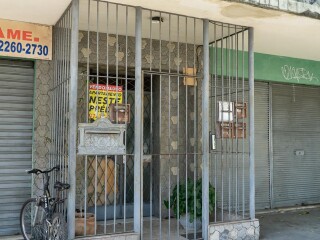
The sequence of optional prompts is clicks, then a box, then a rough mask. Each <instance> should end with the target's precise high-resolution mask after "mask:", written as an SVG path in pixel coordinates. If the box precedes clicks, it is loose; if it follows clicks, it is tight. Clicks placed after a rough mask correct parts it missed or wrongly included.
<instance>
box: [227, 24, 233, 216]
mask: <svg viewBox="0 0 320 240" xmlns="http://www.w3.org/2000/svg"><path fill="white" fill-rule="evenodd" d="M227 26H228V30H227V31H228V32H227V34H228V36H227V37H226V60H227V66H226V80H227V83H226V85H227V89H226V90H227V96H226V98H227V99H228V100H227V101H228V123H229V124H230V120H231V119H230V111H231V109H230V107H231V106H230V102H231V99H230V81H231V79H230V24H228V25H227ZM231 134H232V133H231V128H230V127H229V136H231ZM231 139H232V138H231ZM231 141H232V140H231ZM229 143H230V141H229V140H227V139H226V157H227V161H226V162H227V167H228V214H229V218H230V216H231V168H230V166H231V161H232V160H230V144H229Z"/></svg>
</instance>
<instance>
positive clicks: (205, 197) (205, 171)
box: [202, 19, 210, 240]
mask: <svg viewBox="0 0 320 240" xmlns="http://www.w3.org/2000/svg"><path fill="white" fill-rule="evenodd" d="M208 109H209V20H207V19H204V20H203V81H202V154H203V155H202V237H203V239H204V240H207V239H208V226H209V157H210V153H209V110H208Z"/></svg>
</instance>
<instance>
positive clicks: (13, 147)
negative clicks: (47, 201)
mask: <svg viewBox="0 0 320 240" xmlns="http://www.w3.org/2000/svg"><path fill="white" fill-rule="evenodd" d="M0 86H1V87H0V192H1V194H0V236H1V235H13V234H18V233H19V232H20V225H19V214H20V208H21V205H22V204H23V202H24V201H25V200H26V199H28V198H29V197H31V184H30V183H31V181H32V180H31V176H30V175H28V174H26V173H25V170H26V169H31V168H32V132H33V92H34V67H33V63H32V62H24V61H17V60H3V59H2V60H0Z"/></svg>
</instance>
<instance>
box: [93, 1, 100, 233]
mask: <svg viewBox="0 0 320 240" xmlns="http://www.w3.org/2000/svg"><path fill="white" fill-rule="evenodd" d="M96 3H97V6H96V7H97V8H96V14H97V16H96V23H97V32H96V38H97V39H96V44H97V46H96V51H97V53H96V68H97V70H96V78H97V80H96V85H97V89H96V102H95V107H96V119H99V115H100V118H101V117H102V113H100V112H99V110H98V106H99V103H98V98H99V91H100V90H99V80H100V79H99V78H100V73H99V31H100V29H99V27H100V26H99V14H100V13H99V3H100V2H99V0H97V1H96ZM98 164H99V161H98V156H97V155H96V156H95V170H94V173H95V174H94V215H95V216H97V194H98V191H97V189H98ZM96 234H97V221H94V235H96Z"/></svg>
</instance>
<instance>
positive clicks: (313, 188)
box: [272, 85, 320, 207]
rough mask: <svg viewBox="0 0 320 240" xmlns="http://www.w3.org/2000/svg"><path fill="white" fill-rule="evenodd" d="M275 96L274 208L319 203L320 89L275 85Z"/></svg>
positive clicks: (273, 90)
mask: <svg viewBox="0 0 320 240" xmlns="http://www.w3.org/2000/svg"><path fill="white" fill-rule="evenodd" d="M272 92H273V93H272V95H273V100H272V101H273V104H272V108H273V109H272V114H273V149H274V154H273V165H274V181H273V184H274V190H273V191H274V192H273V195H274V206H275V207H284V206H293V205H301V204H312V203H319V202H320V171H319V170H320V148H319V145H320V111H319V106H320V88H313V87H305V86H293V85H273V88H272ZM297 151H298V152H297ZM299 151H300V152H299ZM303 153H304V154H303Z"/></svg>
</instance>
